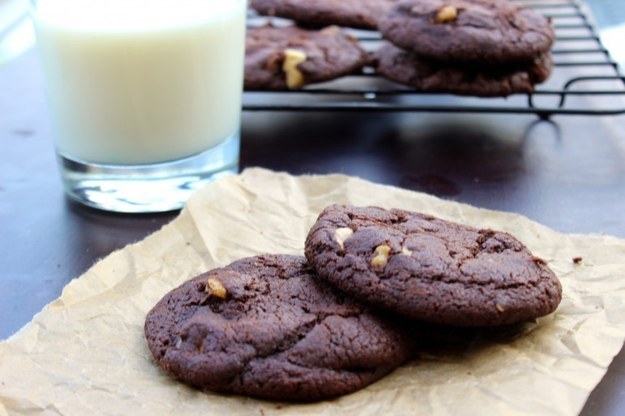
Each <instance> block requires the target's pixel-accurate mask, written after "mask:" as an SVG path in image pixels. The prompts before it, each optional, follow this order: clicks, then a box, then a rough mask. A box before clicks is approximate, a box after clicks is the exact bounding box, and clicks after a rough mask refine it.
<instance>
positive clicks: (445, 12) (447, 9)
mask: <svg viewBox="0 0 625 416" xmlns="http://www.w3.org/2000/svg"><path fill="white" fill-rule="evenodd" d="M457 17H458V9H457V8H456V6H452V5H447V6H443V7H441V8H440V9H439V10H438V12H437V13H436V16H435V17H434V22H435V23H448V22H453V21H454V20H456V18H457Z"/></svg>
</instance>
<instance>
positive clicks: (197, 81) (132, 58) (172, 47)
mask: <svg viewBox="0 0 625 416" xmlns="http://www.w3.org/2000/svg"><path fill="white" fill-rule="evenodd" d="M245 13H246V1H244V0H40V1H39V2H38V5H37V7H36V9H35V10H34V11H33V21H34V24H35V30H36V32H37V41H38V44H39V49H40V54H41V57H42V62H43V67H44V72H45V76H46V81H47V82H46V84H47V89H48V91H47V92H48V97H49V102H50V107H51V108H50V111H51V113H52V123H53V127H54V130H55V136H56V144H57V148H58V150H59V152H60V153H61V154H63V155H65V156H69V157H70V158H73V159H79V160H83V161H89V162H96V163H114V164H136V163H153V162H161V161H167V160H172V159H178V158H181V157H185V156H190V155H193V154H196V153H199V152H202V151H204V150H208V149H209V148H211V147H213V146H215V145H217V144H219V143H220V142H221V141H223V140H224V139H226V138H228V137H230V136H232V135H234V134H238V129H239V123H240V107H241V90H242V85H243V81H242V80H243V56H244V46H245V39H244V36H245Z"/></svg>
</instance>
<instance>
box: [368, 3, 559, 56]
mask: <svg viewBox="0 0 625 416" xmlns="http://www.w3.org/2000/svg"><path fill="white" fill-rule="evenodd" d="M379 30H380V32H381V33H382V35H383V36H384V37H385V38H386V39H388V40H390V41H391V42H392V43H394V44H395V45H397V46H399V47H401V48H403V49H406V50H409V51H411V52H414V53H415V54H417V55H418V56H420V57H424V58H428V59H432V60H436V61H439V62H454V63H459V62H478V63H481V64H482V65H484V66H488V65H501V64H509V63H511V62H532V61H534V60H535V59H536V58H537V57H538V56H541V55H544V53H545V52H547V51H549V49H550V48H551V45H552V44H553V42H554V37H555V36H554V32H553V28H552V25H551V22H550V21H549V20H548V19H547V18H545V17H544V16H543V15H541V14H540V13H538V12H537V11H535V10H533V9H531V8H529V7H526V6H522V5H519V4H515V3H512V2H510V1H508V0H400V1H399V2H398V3H397V4H396V5H395V6H394V7H393V8H392V9H391V11H390V12H389V13H388V14H387V15H386V16H383V17H382V18H381V19H380V20H379Z"/></svg>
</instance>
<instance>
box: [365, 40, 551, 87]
mask: <svg viewBox="0 0 625 416" xmlns="http://www.w3.org/2000/svg"><path fill="white" fill-rule="evenodd" d="M375 57H376V61H377V68H376V70H377V72H378V73H379V74H380V75H382V76H385V77H387V78H389V79H391V80H393V81H396V82H399V83H402V84H406V85H409V86H411V87H413V88H415V89H416V90H418V91H426V92H444V93H451V94H457V95H471V96H479V97H506V96H508V95H510V94H516V93H531V92H533V91H534V86H535V85H536V84H539V83H541V82H543V81H544V80H546V79H547V77H548V76H549V74H550V73H551V70H552V68H553V59H552V58H551V53H549V52H547V53H544V54H542V55H540V56H539V57H538V58H536V59H535V60H534V61H533V62H532V63H529V64H516V65H502V66H493V65H466V64H465V65H454V64H450V63H440V62H438V61H433V60H429V59H425V58H419V57H418V56H416V55H415V54H414V53H411V52H408V51H405V50H403V49H400V48H398V47H396V46H394V45H392V44H390V43H387V44H385V45H383V46H382V47H381V48H380V49H378V50H377V51H376V53H375Z"/></svg>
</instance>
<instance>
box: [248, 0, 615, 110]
mask: <svg viewBox="0 0 625 416" xmlns="http://www.w3.org/2000/svg"><path fill="white" fill-rule="evenodd" d="M514 1H516V2H517V3H520V4H524V5H527V6H529V7H533V8H535V9H536V10H537V11H539V12H541V13H542V14H544V15H545V16H547V17H549V18H551V20H552V22H553V25H554V29H555V32H556V42H555V44H554V47H553V49H552V53H553V57H554V61H555V65H554V70H553V73H552V75H551V77H550V78H549V80H548V81H547V82H546V83H544V84H542V85H539V86H537V87H536V90H535V91H534V92H533V93H531V94H515V95H512V96H510V97H507V98H475V97H464V96H456V95H451V94H443V93H438V94H437V93H431V92H427V93H425V92H419V91H415V90H413V89H411V88H410V87H405V86H401V85H399V84H396V83H393V82H391V81H388V80H385V79H383V78H381V77H379V76H377V75H376V74H375V73H374V71H373V70H372V69H371V68H365V69H363V71H362V72H361V73H359V74H355V75H350V76H347V77H343V78H341V79H339V80H336V81H332V82H328V83H323V84H317V85H311V86H308V87H305V88H303V89H300V90H289V91H277V92H264V91H246V92H245V94H244V97H243V109H244V110H245V111H369V112H437V113H487V112H488V113H504V114H510V113H518V114H535V115H537V116H538V117H540V118H541V119H548V118H550V117H551V116H553V115H617V114H625V77H624V76H622V75H621V74H620V72H619V68H618V64H617V63H616V62H615V61H614V60H613V59H612V58H611V57H610V54H609V52H608V50H607V49H606V48H605V47H604V46H603V45H602V43H601V39H600V37H599V35H598V32H597V30H596V29H595V26H594V24H593V22H592V21H591V20H590V18H589V17H588V12H587V9H586V7H585V5H584V4H583V3H581V2H580V1H579V0H514ZM266 19H267V18H264V17H259V16H255V15H251V16H250V19H249V21H250V24H251V25H258V24H263V23H264V22H265V21H266ZM351 34H352V35H354V36H356V37H357V38H358V40H359V41H360V42H361V44H363V46H366V47H367V48H368V49H370V50H374V49H375V48H377V47H378V46H379V44H380V43H381V42H382V38H381V36H380V34H379V33H377V32H371V31H352V33H351Z"/></svg>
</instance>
